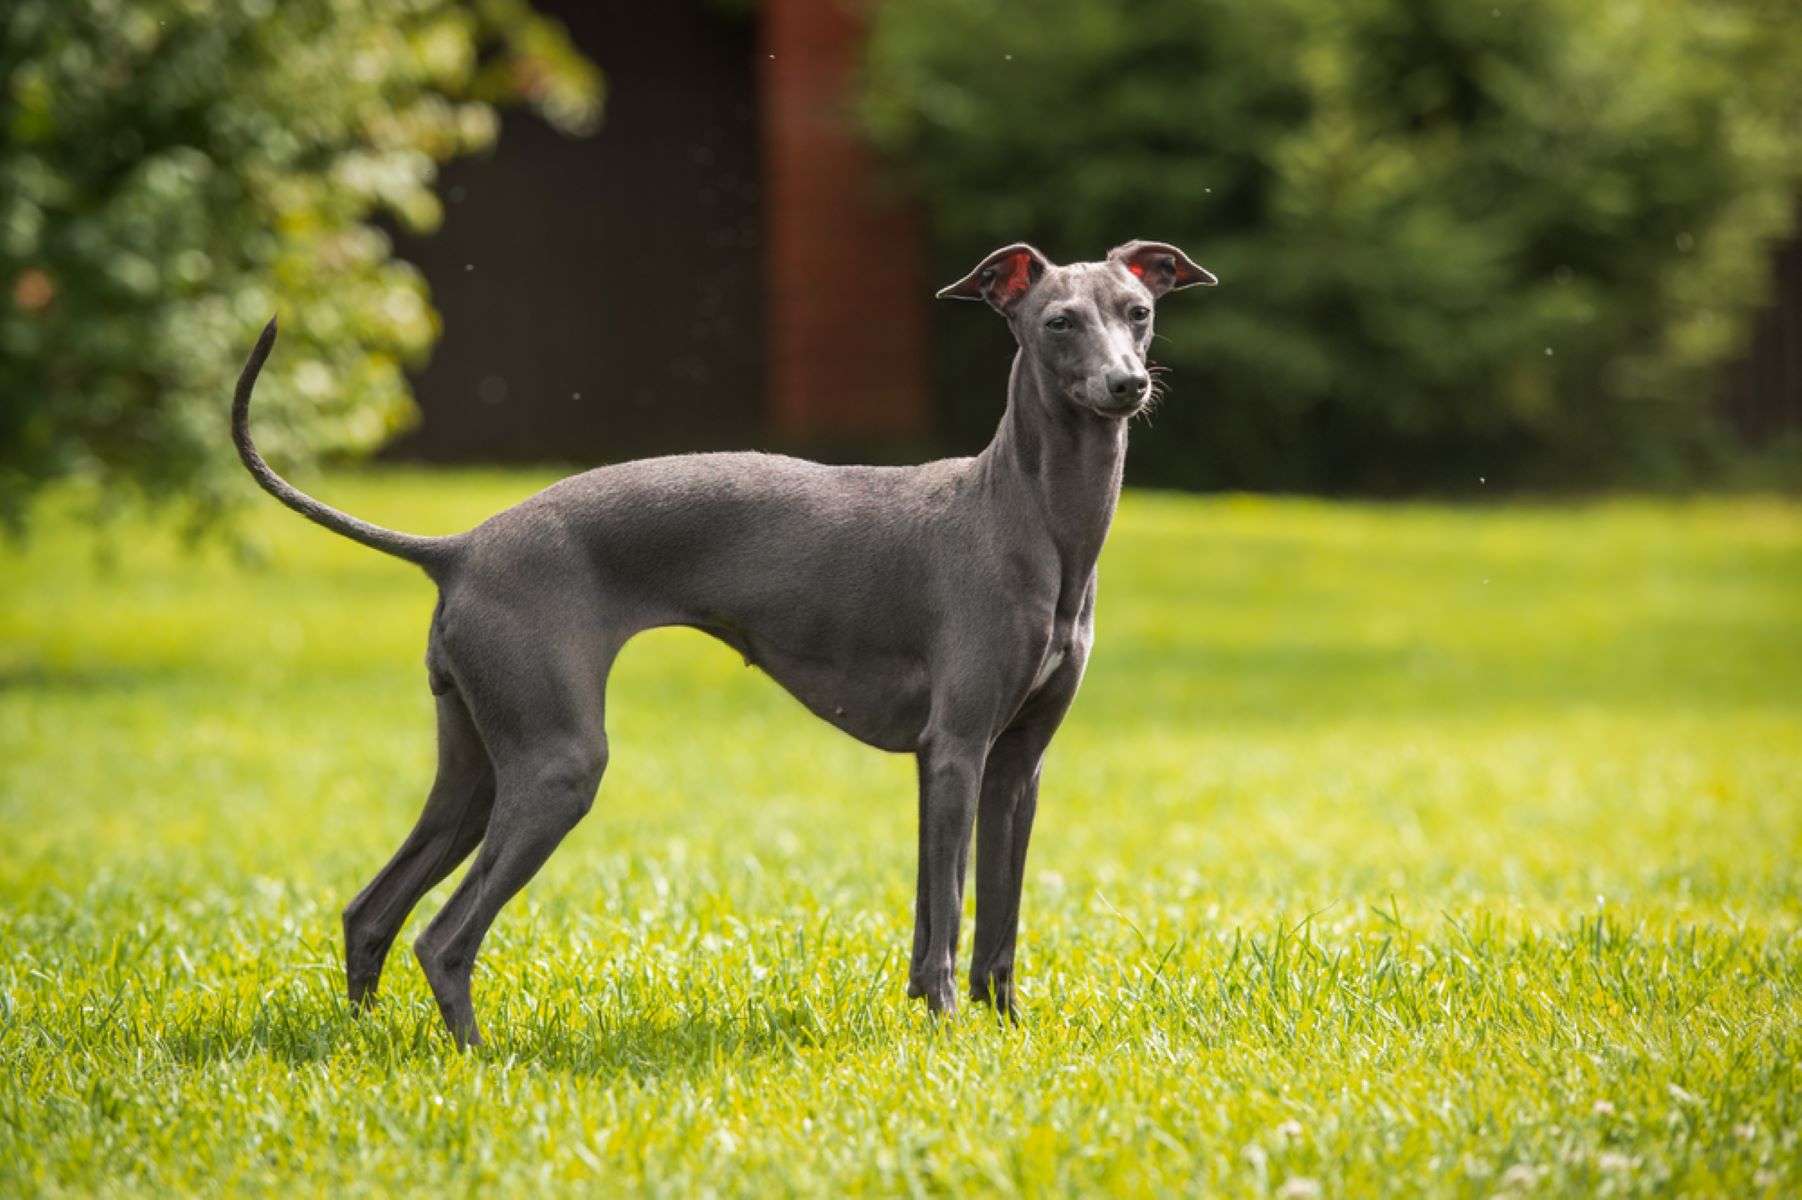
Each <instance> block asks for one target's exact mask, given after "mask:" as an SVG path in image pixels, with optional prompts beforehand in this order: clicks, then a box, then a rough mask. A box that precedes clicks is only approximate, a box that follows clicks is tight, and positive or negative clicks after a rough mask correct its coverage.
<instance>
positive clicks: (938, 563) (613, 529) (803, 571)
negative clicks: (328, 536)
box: [232, 241, 1215, 1046]
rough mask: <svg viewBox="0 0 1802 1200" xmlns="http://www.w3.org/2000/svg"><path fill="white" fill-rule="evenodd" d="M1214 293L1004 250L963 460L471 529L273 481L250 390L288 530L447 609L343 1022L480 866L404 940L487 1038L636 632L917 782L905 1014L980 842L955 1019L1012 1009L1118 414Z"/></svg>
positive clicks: (269, 332) (245, 438) (928, 992)
mask: <svg viewBox="0 0 1802 1200" xmlns="http://www.w3.org/2000/svg"><path fill="white" fill-rule="evenodd" d="M1214 282H1215V279H1214V277H1213V276H1212V275H1210V274H1209V273H1208V272H1207V271H1205V270H1203V269H1202V268H1200V267H1198V266H1196V265H1195V264H1194V263H1192V262H1190V261H1189V258H1188V256H1187V255H1185V254H1184V253H1183V252H1182V251H1181V250H1178V249H1177V248H1176V247H1174V246H1169V245H1165V244H1163V243H1160V242H1143V241H1134V242H1129V243H1127V244H1126V245H1124V246H1120V247H1118V248H1116V249H1115V250H1113V251H1112V252H1110V253H1109V254H1108V256H1107V259H1106V260H1105V261H1102V262H1092V263H1074V264H1071V265H1069V266H1062V267H1060V266H1055V265H1053V264H1052V263H1051V262H1050V261H1049V260H1047V259H1046V258H1045V256H1044V255H1042V254H1040V253H1039V252H1038V251H1037V250H1035V249H1033V248H1032V247H1031V246H1027V245H1024V244H1017V245H1013V246H1008V247H1006V248H1004V249H1001V250H997V251H996V252H995V253H993V254H991V255H989V257H988V258H986V259H984V260H983V262H982V264H981V265H980V266H978V267H977V268H976V269H975V270H974V271H972V272H971V273H970V274H969V275H968V276H966V277H965V278H963V279H961V280H959V281H958V282H957V283H954V284H952V285H951V286H950V287H948V288H945V289H944V290H943V291H941V292H940V293H939V295H940V296H941V297H945V298H950V299H956V300H982V301H986V302H987V303H988V304H989V305H990V306H991V307H993V308H994V309H995V310H996V311H998V312H999V313H1001V315H1002V316H1004V317H1006V318H1007V322H1008V325H1009V327H1010V328H1011V329H1012V330H1013V334H1014V338H1015V340H1016V341H1017V342H1018V343H1019V347H1020V348H1019V352H1018V353H1017V354H1016V355H1015V357H1014V363H1013V370H1012V373H1011V375H1010V376H1009V379H1008V390H1007V410H1006V412H1005V413H1004V414H1003V415H1002V418H1001V427H1000V429H998V430H997V431H996V433H995V438H994V440H993V441H992V442H991V443H990V444H989V446H988V447H987V448H986V449H985V450H983V452H982V453H981V454H978V455H977V456H976V457H974V458H955V459H946V460H943V461H939V462H930V463H926V464H924V465H922V466H915V467H856V466H849V467H833V466H823V465H820V464H818V463H811V462H805V461H802V460H800V459H794V458H786V457H782V456H778V455H769V454H753V453H743V454H693V455H683V456H677V457H672V458H656V459H646V460H643V461H638V462H626V463H621V464H618V465H616V466H611V467H603V468H600V469H598V470H593V471H589V472H587V473H585V474H581V475H576V476H572V477H571V478H568V479H565V480H562V481H561V482H559V483H556V484H553V485H552V486H550V487H548V488H546V489H545V490H544V491H542V492H539V493H538V494H537V495H535V496H532V497H530V498H529V499H527V500H524V501H522V502H521V503H519V504H517V505H515V506H514V507H512V508H510V509H507V510H506V511H505V512H502V513H499V514H497V515H496V516H493V517H490V518H489V519H488V520H487V521H484V522H483V523H482V524H480V525H478V526H477V527H475V528H474V529H471V530H469V531H468V532H466V533H460V534H454V535H451V536H449V537H419V536H415V535H412V534H406V533H398V532H395V531H393V530H389V529H383V528H381V527H379V526H376V525H371V524H369V523H367V522H365V521H360V520H358V519H357V518H355V517H352V516H349V515H347V514H345V513H341V512H339V511H337V510H335V509H333V508H330V507H328V506H326V505H324V504H321V503H320V502H319V501H317V500H314V499H313V498H312V497H310V496H307V495H305V494H304V493H302V492H301V491H299V490H298V489H296V488H295V487H293V486H292V485H291V484H289V483H288V482H287V481H285V480H283V479H282V478H281V477H280V476H278V475H276V474H275V472H274V471H273V470H271V469H270V467H269V465H268V464H267V463H265V462H264V461H263V458H262V456H261V455H260V454H259V453H258V452H257V449H256V447H255V446H254V445H253V444H252V442H251V439H250V430H249V412H250V393H251V389H252V388H253V387H254V385H255V383H256V379H257V374H258V372H259V371H260V370H261V369H262V366H263V362H264V360H265V359H267V358H268V356H269V351H270V347H271V346H272V345H273V344H274V342H275V329H276V326H275V322H274V321H273V320H271V321H270V322H269V325H268V327H267V328H265V329H264V330H263V334H262V337H261V338H260V339H259V340H258V341H257V345H256V349H255V350H253V351H252V352H251V355H250V359H249V361H248V362H247V363H246V364H245V367H244V373H243V375H242V377H241V378H240V379H239V381H238V389H237V395H236V398H235V400H234V402H233V405H232V436H233V438H234V440H235V441H236V443H237V447H238V453H239V455H240V457H242V458H243V460H244V465H245V466H246V467H248V468H249V469H250V473H251V474H252V475H254V476H255V477H256V480H257V482H258V483H259V484H261V485H262V486H263V488H264V489H265V490H266V491H268V492H269V493H270V494H272V495H273V496H275V498H276V499H278V500H280V501H281V502H282V503H283V504H286V505H287V506H288V507H289V508H292V509H293V510H294V511H296V512H298V513H300V514H301V515H302V516H304V517H306V518H308V519H309V520H312V521H315V522H317V523H319V524H320V525H323V526H325V527H326V528H327V529H330V530H332V531H334V532H336V533H339V534H342V535H343V536H345V537H348V538H351V539H352V540H354V541H358V542H361V543H363V544H364V545H366V546H370V547H373V548H375V549H377V550H380V551H382V552H384V553H386V554H392V555H394V556H396V557H398V558H403V559H406V560H407V561H409V562H412V563H415V564H417V565H419V566H420V567H422V568H424V570H425V572H426V574H428V575H429V576H431V578H432V579H433V581H434V582H436V584H437V585H438V605H437V609H436V611H435V612H434V613H433V614H432V625H431V635H430V639H429V642H428V645H427V649H426V673H427V677H428V679H429V682H430V684H431V689H432V693H433V695H434V696H436V698H437V706H438V773H437V778H436V780H435V782H434V783H433V784H432V789H431V792H430V794H429V795H428V796H427V798H426V802H425V811H424V812H423V813H421V814H420V817H419V823H418V825H417V826H416V827H415V828H414V830H413V832H412V833H410V834H409V835H408V836H407V839H406V841H405V842H403V843H402V844H401V847H400V849H399V851H398V852H396V854H395V855H394V858H393V860H392V861H390V862H389V863H388V865H387V866H385V867H383V868H382V869H381V871H380V872H378V873H377V874H376V876H375V878H374V879H372V880H370V882H369V885H368V886H367V887H365V888H364V889H363V890H362V891H361V892H359V893H358V894H357V896H356V898H355V899H354V900H352V901H351V902H350V904H349V905H348V906H347V907H346V908H345V910H344V940H345V948H344V952H345V972H346V976H347V981H348V985H349V993H350V999H351V1002H352V1003H353V1005H354V1004H360V1003H361V1002H363V1001H364V1000H365V999H366V998H367V997H369V996H371V995H372V994H373V992H374V990H375V987H376V983H377V980H378V979H379V978H380V976H381V971H382V964H383V962H384V961H385V960H386V958H387V956H388V950H389V947H390V946H392V945H393V943H394V939H395V936H396V935H397V934H398V933H399V932H400V928H401V925H402V923H403V922H405V920H406V918H407V914H408V913H409V912H410V911H411V910H412V908H413V906H414V905H415V904H417V903H418V902H419V899H420V897H421V896H423V895H424V894H425V893H426V892H427V891H428V890H429V889H430V888H431V887H433V886H434V885H435V884H437V883H438V882H439V881H440V880H442V879H443V878H444V877H445V876H446V875H448V874H449V873H450V872H451V870H452V869H453V868H455V867H456V865H457V864H458V863H459V862H461V861H462V860H463V859H464V858H465V857H467V856H468V855H469V853H470V852H471V851H472V850H474V849H475V848H476V846H477V845H478V843H479V844H480V846H481V851H480V853H478V854H477V855H476V859H475V865H474V866H473V867H471V868H470V870H469V871H468V873H467V874H465V875H464V877H463V880H462V882H461V883H459V884H458V886H457V888H456V890H455V892H454V893H453V894H452V895H451V898H450V900H449V901H448V902H447V903H446V904H445V906H444V909H443V911H441V912H440V913H439V914H438V916H437V917H436V918H435V919H434V920H433V921H432V922H431V924H430V925H429V926H428V927H427V928H426V930H425V932H424V933H423V934H421V935H420V937H419V938H418V940H417V941H416V942H414V945H413V949H414V951H415V953H416V954H417V955H418V957H419V962H420V965H421V966H422V967H423V968H424V969H425V975H426V979H427V980H428V981H429V982H430V984H431V988H432V994H433V995H434V996H435V997H436V998H437V1001H438V1007H439V1009H440V1011H441V1012H442V1013H443V1014H444V1020H445V1023H446V1024H447V1025H449V1027H450V1031H451V1034H452V1036H453V1037H454V1038H455V1039H456V1041H457V1044H458V1045H459V1046H467V1045H469V1044H470V1043H474V1042H479V1041H480V1040H481V1037H480V1033H479V1031H478V1028H477V1025H476V1018H475V1009H474V1007H473V1005H472V1004H471V1001H470V994H469V983H470V973H471V970H472V968H473V967H474V964H475V957H476V953H477V951H478V950H479V949H480V948H481V945H482V939H483V937H485V936H486V935H487V933H488V929H489V926H490V925H492V924H493V922H494V919H495V916H496V915H497V914H498V913H499V912H500V910H501V907H502V906H503V905H505V904H506V903H507V901H508V900H510V899H511V898H512V897H513V895H514V894H515V893H516V892H518V891H519V890H520V888H522V887H523V886H525V884H526V881H527V880H529V879H531V878H532V876H533V875H534V874H536V873H537V871H538V869H539V867H541V866H543V865H544V862H545V860H546V859H547V858H549V857H550V854H551V851H553V850H555V849H556V848H557V844H558V843H559V842H560V841H562V840H563V837H564V835H565V834H567V833H568V832H569V831H570V830H571V829H572V828H573V827H574V826H575V824H576V822H578V821H580V820H581V819H582V817H583V815H584V814H586V813H587V812H588V810H589V808H590V807H591V806H592V805H593V803H594V796H595V792H596V789H597V788H598V787H599V786H600V782H601V774H602V772H603V771H605V770H606V767H607V732H606V721H605V711H604V710H605V694H606V692H605V684H606V679H607V673H608V670H609V668H610V667H611V666H612V664H613V660H614V657H615V656H616V655H617V654H618V653H619V651H620V647H622V646H623V645H625V643H626V641H627V639H628V638H630V637H632V636H633V635H634V634H636V633H638V632H640V631H641V630H645V629H651V628H656V627H659V626H666V625H686V626H690V627H692V628H695V629H700V630H702V631H704V632H706V633H709V634H712V635H713V636H714V637H716V638H718V639H719V640H720V641H722V642H725V643H726V644H727V645H729V646H731V647H732V648H733V649H735V650H737V651H738V652H739V653H740V654H742V655H744V658H745V661H746V662H747V663H754V664H756V665H757V666H759V667H761V668H762V669H763V670H764V671H765V672H767V673H768V674H769V675H770V676H772V677H773V678H774V679H776V681H777V682H779V683H781V684H782V686H783V687H785V688H787V689H788V690H789V691H790V692H791V693H793V695H794V696H795V697H796V698H797V699H799V700H800V701H801V703H803V704H805V705H806V706H807V707H808V708H810V709H812V710H813V712H814V713H816V714H817V715H818V716H820V717H821V718H822V719H824V720H826V721H828V722H830V723H831V724H833V725H835V726H837V727H838V728H839V729H842V730H844V731H845V732H846V733H848V734H850V735H851V736H852V737H855V738H857V739H858V740H860V741H863V742H866V743H868V744H869V745H872V746H876V747H879V748H881V749H884V750H891V751H911V752H913V753H914V754H915V755H916V756H917V761H918V764H919V778H920V830H919V834H920V847H919V882H918V892H917V898H916V900H915V905H914V941H913V957H912V962H911V965H910V968H909V972H908V987H907V991H908V995H910V996H924V997H925V998H926V1002H927V1004H928V1005H929V1006H930V1007H931V1009H932V1011H933V1012H935V1013H949V1012H952V1011H954V1010H955V1009H956V1007H957V996H956V985H955V983H954V977H955V971H956V965H955V959H956V955H957V948H958V925H959V922H960V919H961V917H962V913H963V892H964V879H965V875H966V874H967V867H968V863H969V850H970V837H971V828H972V824H973V823H975V821H976V817H977V814H978V813H980V814H981V820H980V822H979V823H977V827H976V835H977V846H976V945H975V951H974V954H973V957H972V959H971V963H970V994H971V996H972V998H973V999H976V1000H979V1001H983V1002H987V1003H991V1004H993V1005H995V1007H996V1009H997V1010H999V1011H1002V1012H1006V1013H1008V1014H1010V1015H1011V1014H1013V1013H1014V995H1013V994H1014V983H1013V964H1014V942H1015V937H1016V934H1017V931H1018V928H1019V914H1020V884H1021V877H1022V875H1023V873H1024V871H1025V865H1026V843H1027V839H1028V837H1029V836H1030V835H1031V833H1032V821H1033V814H1034V812H1035V811H1036V809H1037V807H1038V790H1039V771H1040V765H1041V763H1042V761H1043V759H1044V755H1045V749H1046V747H1047V746H1048V745H1049V744H1050V741H1051V736H1052V734H1053V733H1055V732H1056V731H1057V728H1058V725H1059V724H1060V723H1061V722H1062V720H1063V717H1064V713H1065V712H1066V711H1067V710H1068V708H1069V706H1070V701H1071V700H1072V698H1074V697H1075V695H1076V689H1077V685H1078V684H1079V683H1080V682H1081V680H1082V674H1083V667H1084V665H1085V664H1086V663H1087V661H1088V657H1089V647H1090V645H1091V643H1092V640H1093V637H1094V621H1095V563H1096V559H1097V558H1098V556H1099V555H1100V553H1101V544H1102V541H1103V540H1104V539H1105V538H1106V537H1107V531H1108V526H1109V524H1110V523H1111V522H1112V520H1113V516H1114V507H1115V504H1116V503H1117V501H1118V499H1119V495H1120V477H1121V471H1122V469H1123V467H1124V464H1125V460H1126V426H1127V418H1129V417H1131V416H1133V415H1134V414H1136V413H1138V412H1140V411H1141V410H1142V409H1143V408H1144V407H1145V405H1146V404H1147V403H1149V401H1150V398H1151V391H1152V389H1151V379H1150V374H1149V371H1148V368H1147V365H1146V352H1147V350H1148V348H1149V346H1150V343H1151V329H1152V305H1153V304H1154V303H1155V301H1156V300H1157V299H1159V298H1160V297H1162V296H1163V295H1164V294H1165V293H1166V292H1169V291H1171V290H1173V289H1176V288H1184V287H1190V286H1193V285H1195V284H1211V283H1214Z"/></svg>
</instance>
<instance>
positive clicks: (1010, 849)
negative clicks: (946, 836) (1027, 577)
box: [970, 645, 1087, 1017]
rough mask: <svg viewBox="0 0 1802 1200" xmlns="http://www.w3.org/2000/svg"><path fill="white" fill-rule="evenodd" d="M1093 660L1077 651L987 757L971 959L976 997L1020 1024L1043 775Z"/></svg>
mask: <svg viewBox="0 0 1802 1200" xmlns="http://www.w3.org/2000/svg"><path fill="white" fill-rule="evenodd" d="M1086 661H1087V652H1086V647H1084V646H1082V645H1078V646H1077V647H1076V648H1075V649H1073V651H1072V652H1071V653H1070V655H1069V656H1068V657H1067V658H1066V659H1065V661H1064V664H1063V666H1062V667H1061V668H1059V670H1058V671H1057V673H1056V674H1054V675H1053V676H1052V677H1051V678H1050V679H1048V680H1046V682H1045V686H1044V687H1043V688H1041V689H1040V690H1039V692H1038V694H1037V695H1035V696H1034V697H1033V698H1032V699H1031V700H1030V701H1028V702H1027V704H1026V706H1025V707H1024V708H1023V709H1021V711H1020V715H1019V716H1018V717H1016V718H1015V720H1014V723H1013V724H1012V725H1010V726H1008V727H1007V729H1005V730H1003V731H1002V734H1001V736H1000V737H998V738H996V739H995V745H994V746H993V747H992V748H991V749H990V750H989V756H988V761H987V763H986V764H985V765H984V766H983V772H982V799H981V802H980V804H979V806H978V810H977V817H976V945H975V949H974V950H973V951H972V952H971V954H970V998H971V999H972V1000H975V1001H978V1002H980V1003H985V1004H993V1005H994V1006H995V1011H996V1012H997V1013H1006V1014H1007V1015H1008V1016H1010V1017H1017V1016H1018V1013H1017V1012H1016V1010H1015V1008H1014V943H1015V940H1016V938H1017V937H1018V935H1019V930H1020V889H1021V886H1022V884H1023V882H1024V880H1025V875H1026V846H1027V843H1028V841H1030V840H1031V838H1032V819H1033V816H1034V815H1035V814H1036V813H1037V811H1038V807H1039V772H1040V769H1041V768H1042V767H1043V765H1044V762H1045V750H1046V748H1047V747H1049V746H1050V745H1051V738H1052V735H1053V734H1055V733H1056V732H1057V730H1058V726H1059V725H1061V724H1062V723H1063V720H1064V714H1065V713H1066V712H1068V711H1069V709H1070V702H1071V700H1073V699H1074V698H1075V696H1076V688H1077V685H1078V684H1079V683H1080V682H1081V680H1082V669H1083V666H1084V664H1085V662H1086Z"/></svg>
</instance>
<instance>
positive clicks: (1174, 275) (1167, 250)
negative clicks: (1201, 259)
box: [1107, 241, 1220, 298]
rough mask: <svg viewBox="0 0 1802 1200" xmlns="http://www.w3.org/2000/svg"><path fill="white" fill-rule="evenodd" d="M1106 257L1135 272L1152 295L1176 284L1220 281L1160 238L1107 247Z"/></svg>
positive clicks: (1179, 286)
mask: <svg viewBox="0 0 1802 1200" xmlns="http://www.w3.org/2000/svg"><path fill="white" fill-rule="evenodd" d="M1107 257H1108V261H1109V262H1117V263H1119V264H1120V265H1121V266H1123V267H1125V268H1126V269H1127V270H1128V271H1131V272H1132V273H1133V274H1134V275H1136V276H1138V278H1139V281H1140V282H1141V283H1143V284H1144V285H1145V286H1146V287H1147V288H1149V289H1151V294H1152V296H1153V298H1156V297H1159V296H1162V295H1163V294H1164V293H1165V292H1174V291H1176V290H1178V289H1179V288H1186V287H1195V286H1196V285H1198V284H1207V285H1209V286H1212V285H1214V284H1216V283H1219V282H1220V281H1219V280H1218V279H1215V278H1214V276H1213V273H1212V272H1210V271H1208V270H1206V269H1205V268H1202V267H1198V266H1196V265H1195V264H1194V263H1192V262H1190V261H1189V256H1188V255H1187V254H1184V253H1183V252H1182V251H1181V250H1178V249H1177V248H1176V247H1175V246H1171V245H1168V244H1167V243H1164V242H1139V241H1132V242H1128V243H1126V245H1124V246H1115V247H1114V248H1113V249H1112V250H1109V251H1108V252H1107Z"/></svg>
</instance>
